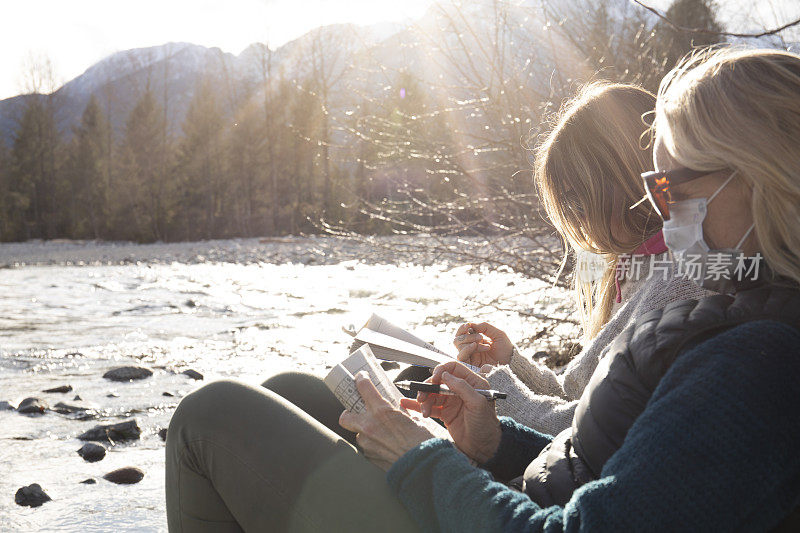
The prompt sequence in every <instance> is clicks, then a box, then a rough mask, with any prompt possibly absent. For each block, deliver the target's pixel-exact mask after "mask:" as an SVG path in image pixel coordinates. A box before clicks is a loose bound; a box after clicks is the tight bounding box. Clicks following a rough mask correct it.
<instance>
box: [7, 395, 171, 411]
mask: <svg viewBox="0 0 800 533" xmlns="http://www.w3.org/2000/svg"><path fill="white" fill-rule="evenodd" d="M161 396H166V397H167V398H172V397H173V396H175V395H174V394H172V393H171V392H162V393H161ZM0 410H2V408H0Z"/></svg>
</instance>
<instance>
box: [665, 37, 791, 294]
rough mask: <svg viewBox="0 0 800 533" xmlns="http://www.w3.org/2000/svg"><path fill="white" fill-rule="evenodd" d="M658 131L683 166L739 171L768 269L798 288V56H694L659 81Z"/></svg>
mask: <svg viewBox="0 0 800 533" xmlns="http://www.w3.org/2000/svg"><path fill="white" fill-rule="evenodd" d="M654 127H655V128H656V131H657V133H658V135H660V136H661V138H662V139H663V142H664V146H665V148H666V149H667V151H668V152H669V153H670V154H671V155H672V157H673V158H674V159H675V160H676V161H677V162H678V163H680V164H681V165H685V166H687V167H689V168H693V169H697V170H721V169H733V170H737V171H738V175H739V176H741V179H744V180H745V182H746V183H747V185H748V186H749V187H750V188H751V190H752V212H753V221H754V223H755V233H756V235H757V236H758V241H759V243H760V248H761V250H760V251H761V253H762V254H763V256H764V259H765V260H766V263H767V264H768V265H769V266H770V268H771V269H772V271H773V272H775V273H776V274H778V275H780V276H784V277H786V278H789V279H790V280H792V281H793V282H795V283H798V282H800V256H799V255H798V254H800V56H798V55H797V54H792V53H789V52H784V51H779V50H746V49H741V48H732V47H731V48H722V49H709V50H705V51H702V52H700V53H697V54H694V55H693V56H690V57H689V58H687V59H685V60H684V61H683V62H682V63H681V64H679V65H678V66H677V67H675V68H674V69H673V70H672V71H670V72H669V73H668V74H667V75H666V76H665V77H664V79H663V81H662V82H661V86H660V87H659V90H658V99H657V103H656V114H655V122H654Z"/></svg>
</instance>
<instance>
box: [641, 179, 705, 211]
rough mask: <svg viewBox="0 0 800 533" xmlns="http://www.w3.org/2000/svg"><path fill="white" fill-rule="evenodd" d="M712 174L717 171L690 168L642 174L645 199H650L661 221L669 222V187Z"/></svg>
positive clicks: (670, 195) (670, 197)
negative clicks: (645, 193)
mask: <svg viewBox="0 0 800 533" xmlns="http://www.w3.org/2000/svg"><path fill="white" fill-rule="evenodd" d="M714 172H718V171H716V170H711V171H708V170H692V169H691V168H676V169H674V170H654V171H652V172H645V173H643V174H642V181H644V189H645V191H647V198H649V199H650V203H652V204H653V207H654V208H655V210H656V213H658V214H659V216H661V219H662V220H669V204H670V203H671V202H672V193H671V192H670V190H669V188H670V186H674V185H681V184H682V183H686V182H688V181H692V180H696V179H697V178H702V177H703V176H707V175H709V174H713V173H714Z"/></svg>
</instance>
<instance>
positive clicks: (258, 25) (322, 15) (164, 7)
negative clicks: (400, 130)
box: [0, 0, 432, 99]
mask: <svg viewBox="0 0 800 533" xmlns="http://www.w3.org/2000/svg"><path fill="white" fill-rule="evenodd" d="M431 3H432V0H402V1H397V0H224V1H210V0H137V1H133V0H0V13H2V18H1V19H0V99H3V98H8V97H9V96H14V95H16V94H20V93H21V92H23V87H24V85H23V84H24V82H23V76H22V72H23V70H24V69H25V67H26V65H28V64H30V62H31V58H34V60H36V61H39V60H41V58H44V57H47V58H49V60H50V61H51V63H52V64H53V68H54V71H55V74H56V78H57V80H56V81H57V82H58V83H57V85H61V84H62V83H65V82H67V81H69V80H71V79H72V78H74V77H76V76H78V75H80V74H82V73H83V72H84V71H85V70H86V69H87V68H89V67H90V66H92V65H93V64H94V63H96V62H97V61H99V60H101V59H103V58H104V57H106V56H108V55H110V54H112V53H114V52H117V51H120V50H127V49H130V48H140V47H146V46H155V45H161V44H164V43H167V42H170V41H174V42H180V41H186V42H191V43H194V44H199V45H203V46H208V47H213V46H217V47H219V48H221V49H222V50H223V51H225V52H231V53H233V54H238V53H239V52H241V51H242V50H244V49H245V48H246V47H247V46H248V45H250V44H252V43H254V42H266V43H268V44H269V45H270V46H271V47H273V48H275V47H277V46H280V45H281V44H283V43H285V42H287V41H290V40H292V39H294V38H296V37H299V36H301V35H302V34H304V33H306V32H307V31H309V30H311V29H313V28H316V27H318V26H322V25H325V24H333V23H340V22H352V23H356V24H372V23H375V22H382V21H402V20H405V19H407V18H418V17H419V16H421V15H422V14H423V13H424V12H425V10H426V9H427V8H428V6H429V5H430V4H431Z"/></svg>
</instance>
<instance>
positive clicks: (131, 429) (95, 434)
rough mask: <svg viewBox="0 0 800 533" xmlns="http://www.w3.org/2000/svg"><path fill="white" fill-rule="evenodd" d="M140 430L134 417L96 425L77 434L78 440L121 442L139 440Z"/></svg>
mask: <svg viewBox="0 0 800 533" xmlns="http://www.w3.org/2000/svg"><path fill="white" fill-rule="evenodd" d="M141 434H142V430H141V429H139V425H138V424H137V423H136V419H133V420H126V421H125V422H120V423H118V424H104V425H98V426H95V427H93V428H92V429H90V430H89V431H86V432H84V433H81V434H80V435H78V438H79V439H80V440H93V441H97V442H112V441H113V442H122V441H126V440H139V435H141Z"/></svg>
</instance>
